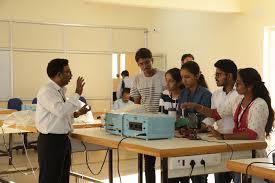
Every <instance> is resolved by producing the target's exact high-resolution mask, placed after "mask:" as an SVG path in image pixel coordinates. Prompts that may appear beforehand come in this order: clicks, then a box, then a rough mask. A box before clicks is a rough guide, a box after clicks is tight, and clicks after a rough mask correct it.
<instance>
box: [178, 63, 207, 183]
mask: <svg viewBox="0 0 275 183" xmlns="http://www.w3.org/2000/svg"><path fill="white" fill-rule="evenodd" d="M181 77H182V83H183V84H184V86H185V88H184V89H183V90H182V92H181V94H180V97H179V106H180V105H181V104H183V103H185V102H193V103H197V104H200V105H203V106H206V107H210V106H211V96H212V94H211V92H210V91H209V90H208V89H207V84H206V81H205V79H204V77H202V75H201V71H200V67H199V65H198V64H197V63H196V62H194V61H188V62H186V63H185V64H183V65H182V67H181ZM191 113H194V114H196V113H197V111H196V110H194V109H186V110H184V116H185V117H188V115H189V114H191ZM177 114H178V117H179V116H182V110H181V109H180V107H179V108H178V111H177ZM198 118H199V119H198V120H199V122H200V121H202V120H203V119H204V116H202V115H200V116H198ZM191 179H192V182H193V183H206V182H207V175H198V176H192V177H191ZM179 181H181V182H183V183H187V182H189V177H183V178H180V180H179Z"/></svg>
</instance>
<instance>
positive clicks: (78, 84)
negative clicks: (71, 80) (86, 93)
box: [75, 77, 85, 95]
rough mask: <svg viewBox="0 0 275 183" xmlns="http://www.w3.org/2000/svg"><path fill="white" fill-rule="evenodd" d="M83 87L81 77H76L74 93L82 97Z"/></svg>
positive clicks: (83, 83)
mask: <svg viewBox="0 0 275 183" xmlns="http://www.w3.org/2000/svg"><path fill="white" fill-rule="evenodd" d="M84 85H85V82H84V79H83V77H78V78H77V81H76V89H75V93H78V94H79V95H82V92H83V87H84Z"/></svg>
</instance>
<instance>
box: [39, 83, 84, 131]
mask: <svg viewBox="0 0 275 183" xmlns="http://www.w3.org/2000/svg"><path fill="white" fill-rule="evenodd" d="M65 92H66V88H65V87H62V88H61V87H60V86H59V85H57V84H56V83H55V82H54V81H52V80H51V81H50V82H49V83H47V84H46V85H44V86H43V87H42V88H40V90H39V92H38V94H37V107H36V116H35V124H36V128H37V130H38V131H39V132H40V133H43V134H48V133H53V134H67V133H69V132H71V131H72V130H73V128H72V123H73V113H74V112H75V111H76V110H79V109H80V107H81V103H80V102H79V100H78V99H79V97H80V96H79V95H78V94H77V93H75V94H74V95H73V96H71V97H70V98H69V99H68V100H66V97H65Z"/></svg>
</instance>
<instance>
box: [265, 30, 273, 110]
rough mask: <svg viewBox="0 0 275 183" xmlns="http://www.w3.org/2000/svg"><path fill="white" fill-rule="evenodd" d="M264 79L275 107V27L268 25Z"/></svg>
mask: <svg viewBox="0 0 275 183" xmlns="http://www.w3.org/2000/svg"><path fill="white" fill-rule="evenodd" d="M263 60H264V63H263V80H264V82H265V84H266V87H267V88H268V90H269V92H270V96H271V99H272V100H271V101H272V107H273V108H274V107H275V81H274V79H272V78H274V74H273V73H275V27H266V28H265V31H264V59H263Z"/></svg>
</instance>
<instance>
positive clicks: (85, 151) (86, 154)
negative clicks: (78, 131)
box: [81, 141, 109, 175]
mask: <svg viewBox="0 0 275 183" xmlns="http://www.w3.org/2000/svg"><path fill="white" fill-rule="evenodd" d="M81 143H82V145H83V146H84V153H85V159H86V165H87V167H88V169H89V170H90V172H91V173H92V174H93V175H99V174H100V173H101V172H102V169H103V166H104V164H105V162H106V159H107V154H108V152H109V149H107V151H106V154H105V157H104V160H103V163H102V165H101V167H100V169H99V171H98V172H96V173H94V172H93V171H92V169H91V168H90V165H89V160H88V153H87V147H86V145H85V143H84V142H82V141H81Z"/></svg>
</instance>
